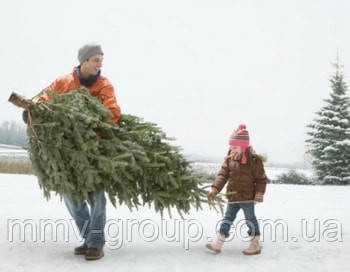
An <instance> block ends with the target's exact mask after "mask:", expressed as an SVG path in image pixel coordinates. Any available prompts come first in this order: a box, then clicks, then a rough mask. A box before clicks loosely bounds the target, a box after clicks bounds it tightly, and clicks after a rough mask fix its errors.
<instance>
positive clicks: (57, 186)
mask: <svg viewBox="0 0 350 272" xmlns="http://www.w3.org/2000/svg"><path fill="white" fill-rule="evenodd" d="M109 114H110V112H109V110H108V109H107V108H105V107H104V106H103V105H102V104H101V103H100V102H99V101H98V100H97V99H96V98H95V97H93V96H92V95H91V94H90V92H89V91H88V90H86V89H79V90H72V91H70V92H69V93H65V94H60V95H59V94H57V93H55V92H53V93H52V98H51V99H50V100H49V101H47V102H45V103H38V104H33V105H32V106H30V110H29V126H28V129H27V133H28V138H29V150H28V151H29V155H30V159H31V162H32V165H33V169H34V172H35V174H36V175H37V176H38V181H39V185H40V187H41V188H42V190H43V191H44V195H45V196H46V197H47V198H49V197H50V193H51V192H56V193H57V194H58V195H60V196H62V195H66V196H68V197H69V198H70V199H72V200H90V199H91V195H92V193H93V192H96V191H99V190H105V191H106V193H107V194H108V196H109V199H110V200H111V202H112V204H113V205H115V206H116V205H117V202H119V204H120V205H121V204H126V205H127V206H128V207H129V208H130V209H132V208H138V207H139V206H140V205H141V206H144V205H148V206H151V205H152V206H153V207H154V208H155V210H156V211H157V212H160V213H161V214H162V213H163V210H164V209H167V210H168V211H169V213H170V208H176V209H177V211H178V212H179V213H180V215H182V213H188V212H189V211H190V209H191V207H194V208H196V209H199V208H201V204H202V203H203V202H204V203H208V204H209V206H210V207H213V208H214V209H216V208H217V207H218V208H220V209H221V208H222V200H221V198H217V199H216V200H215V201H213V200H210V199H208V192H207V190H206V189H205V187H206V186H205V185H206V182H211V180H210V178H209V177H208V176H206V175H205V174H204V173H197V172H195V171H194V170H193V169H192V167H191V165H190V162H189V161H187V160H186V159H185V158H184V157H183V155H182V154H181V152H180V149H179V148H178V147H176V146H174V145H171V144H170V140H171V139H169V138H167V136H166V134H165V133H164V132H163V131H162V130H161V129H160V128H159V127H158V126H156V125H155V124H153V123H149V122H144V121H143V120H142V119H141V118H138V117H136V116H132V115H123V116H122V117H121V119H120V121H119V122H118V123H117V124H114V125H112V124H109V123H106V122H105V120H106V119H107V117H108V116H109Z"/></svg>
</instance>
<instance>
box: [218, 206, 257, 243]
mask: <svg viewBox="0 0 350 272" xmlns="http://www.w3.org/2000/svg"><path fill="white" fill-rule="evenodd" d="M254 206H255V204H254V203H233V204H230V203H229V204H227V209H226V212H225V216H224V218H223V220H222V223H221V226H220V230H219V232H220V234H222V235H224V236H225V237H226V238H227V237H228V236H229V232H230V229H231V225H232V223H233V221H234V220H235V218H236V215H237V213H238V211H239V210H240V209H242V210H243V212H244V216H245V220H246V222H247V225H248V235H249V236H260V230H259V224H258V221H257V219H256V216H255V211H254Z"/></svg>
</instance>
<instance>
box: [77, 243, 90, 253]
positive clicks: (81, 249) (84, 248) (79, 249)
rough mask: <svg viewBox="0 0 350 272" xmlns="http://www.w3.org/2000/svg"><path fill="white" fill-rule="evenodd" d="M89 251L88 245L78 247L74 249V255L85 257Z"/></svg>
mask: <svg viewBox="0 0 350 272" xmlns="http://www.w3.org/2000/svg"><path fill="white" fill-rule="evenodd" d="M87 249H88V246H87V245H86V244H83V245H81V246H78V247H76V248H75V249H74V254H75V255H85V254H86V251H87Z"/></svg>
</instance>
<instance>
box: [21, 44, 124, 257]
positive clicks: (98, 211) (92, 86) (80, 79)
mask: <svg viewBox="0 0 350 272" xmlns="http://www.w3.org/2000/svg"><path fill="white" fill-rule="evenodd" d="M78 60H79V62H80V65H79V66H77V67H75V68H74V69H73V71H72V72H71V73H70V74H68V75H65V76H62V77H59V78H58V79H57V80H55V81H54V82H53V83H52V84H51V85H50V86H49V87H48V88H47V89H46V90H51V91H56V92H58V93H67V92H70V91H71V90H73V89H78V88H80V87H81V86H84V87H86V88H87V89H88V90H89V91H90V92H91V94H92V95H94V96H95V97H96V98H97V99H99V100H100V101H101V103H102V104H103V105H104V106H106V107H107V108H109V109H110V111H111V115H110V118H109V119H108V120H106V121H108V122H110V123H116V122H118V120H119V118H120V114H121V111H120V107H119V106H118V104H117V101H116V98H115V94H114V88H113V86H112V84H111V83H110V82H109V80H108V79H107V78H106V77H103V76H101V67H102V62H103V51H102V49H101V46H100V45H99V44H96V43H89V44H86V45H84V46H82V47H81V48H80V49H79V51H78ZM49 99H50V95H49V94H48V93H47V92H44V93H43V94H42V95H41V96H40V97H39V99H38V102H44V101H47V100H49ZM23 117H24V118H23V119H26V118H25V117H26V116H25V114H24V116H23ZM25 121H26V120H25ZM64 202H65V204H66V206H67V208H68V211H69V213H70V214H71V216H72V217H73V219H74V220H75V223H76V224H77V226H78V228H79V231H80V234H81V235H82V237H83V238H84V244H83V245H81V246H79V247H77V248H75V249H74V253H75V254H76V255H85V259H86V260H98V259H100V258H102V257H103V256H104V253H103V246H104V244H105V239H104V227H105V223H106V198H105V194H104V191H101V192H95V193H94V194H93V202H92V204H91V207H90V211H89V208H88V204H87V203H86V201H83V202H81V203H78V202H77V201H71V200H70V199H68V198H67V197H64Z"/></svg>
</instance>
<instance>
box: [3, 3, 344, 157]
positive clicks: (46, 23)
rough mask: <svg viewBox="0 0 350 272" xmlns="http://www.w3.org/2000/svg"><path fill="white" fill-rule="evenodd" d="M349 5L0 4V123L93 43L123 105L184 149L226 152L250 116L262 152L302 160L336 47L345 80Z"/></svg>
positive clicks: (14, 114) (17, 118)
mask: <svg viewBox="0 0 350 272" xmlns="http://www.w3.org/2000/svg"><path fill="white" fill-rule="evenodd" d="M349 26H350V1H348V0H336V1H335V0H318V1H317V0H307V1H306V0H293V1H292V0H289V1H282V0H268V1H265V0H256V1H249V0H192V1H191V0H174V1H169V0H159V1H156V0H147V1H144V0H136V1H133V0H125V1H118V0H117V1H110V0H99V1H91V0H75V1H68V0H60V1H58V0H51V1H47V0H45V1H44V0H40V1H36V0H32V1H25V0H22V1H18V0H2V1H1V2H0V37H1V43H0V59H1V63H2V65H1V66H0V75H1V92H0V93H1V107H0V114H1V118H0V121H1V122H2V121H6V120H14V121H18V122H21V111H20V110H19V109H18V108H16V107H14V106H13V105H11V104H10V103H8V102H7V99H8V97H9V95H10V93H11V91H16V92H18V93H21V94H23V95H25V96H26V97H28V98H29V97H32V96H34V95H35V94H37V93H38V92H40V91H41V90H42V89H43V88H45V87H46V86H48V85H49V84H50V83H51V82H52V81H53V80H54V79H55V78H56V77H58V76H60V75H63V74H67V73H69V72H71V70H72V69H73V67H74V66H76V65H77V64H78V61H77V50H78V48H79V47H80V46H81V45H82V44H83V43H85V42H87V41H98V42H100V43H101V44H102V47H103V50H104V52H105V60H104V67H103V68H102V73H103V75H105V76H107V77H108V78H109V79H110V80H111V81H112V83H113V84H114V86H115V88H116V96H117V100H118V103H119V104H120V106H121V108H122V111H123V112H124V113H128V114H134V115H137V116H140V117H143V118H144V119H146V120H147V121H152V122H154V123H157V124H159V125H160V126H161V127H162V128H163V129H164V130H165V131H166V132H167V134H168V135H169V136H172V137H176V138H177V141H176V144H178V145H181V146H182V147H183V149H184V153H186V154H189V153H193V154H198V155H203V156H210V157H216V158H223V156H224V155H225V153H226V150H227V147H228V137H229V135H230V133H231V131H232V130H233V129H234V128H235V127H237V125H238V124H239V123H246V125H247V127H248V130H249V132H250V137H251V144H252V145H253V146H254V148H255V149H256V150H257V152H263V153H266V154H267V155H268V157H269V160H270V161H272V162H279V163H294V162H298V161H303V159H304V153H305V147H304V146H305V144H304V140H305V138H306V128H305V126H306V125H307V124H308V123H310V122H311V121H312V119H313V118H314V112H315V111H317V110H319V109H320V107H321V106H322V105H323V101H322V99H324V98H327V97H328V95H329V92H330V83H329V78H330V76H331V75H332V74H333V72H334V68H333V67H332V65H331V63H332V62H334V61H335V59H336V52H337V49H339V54H340V59H341V62H342V63H343V64H344V73H345V75H346V76H347V82H349V75H350V68H349V67H350V31H349V30H348V28H349Z"/></svg>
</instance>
